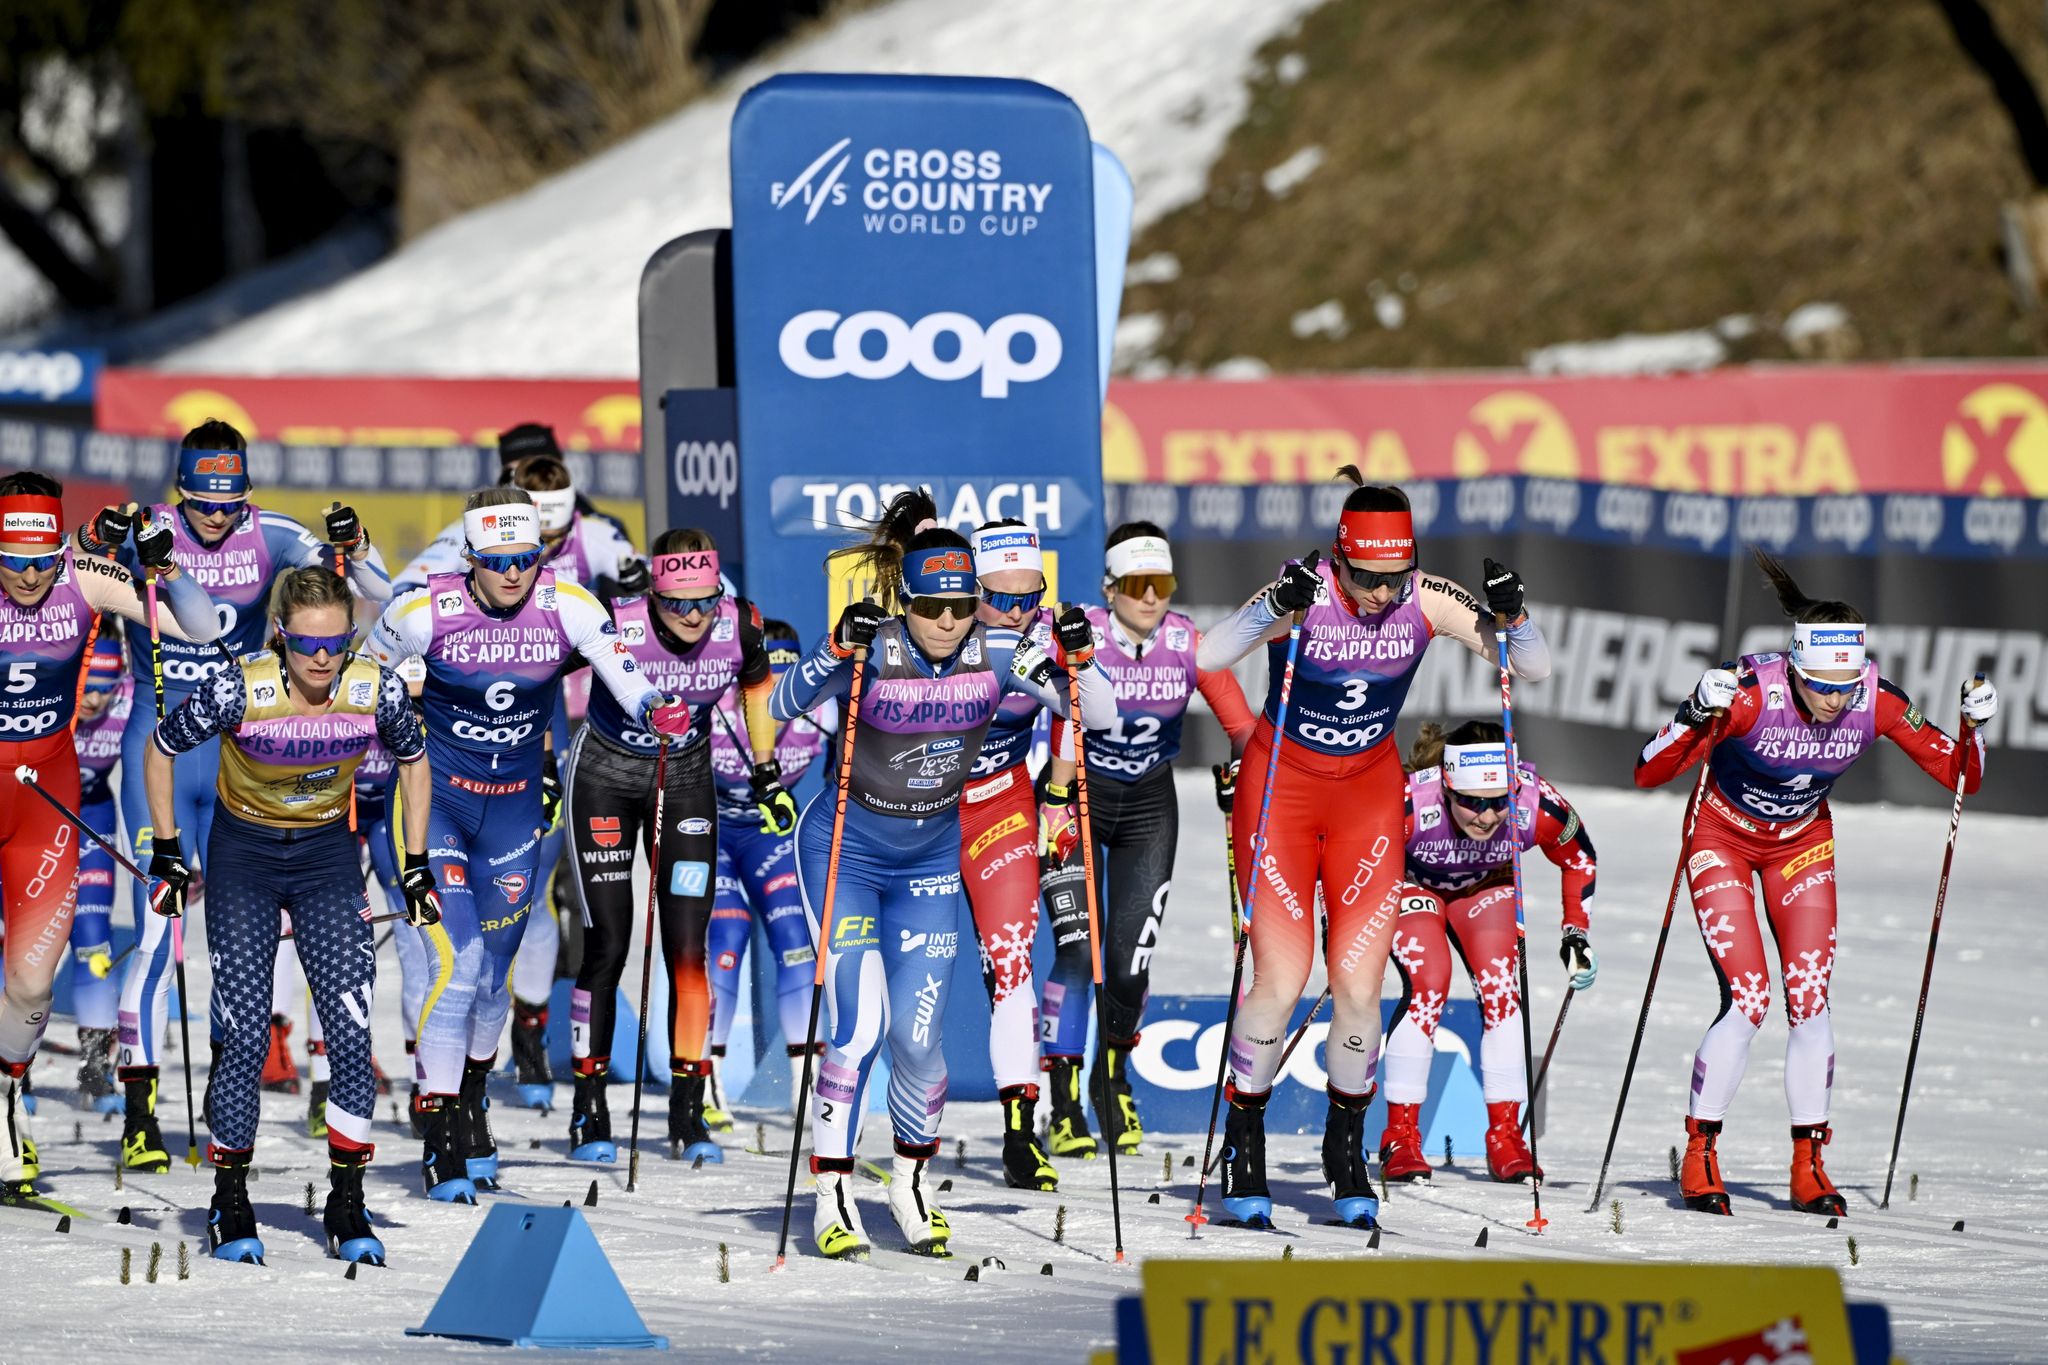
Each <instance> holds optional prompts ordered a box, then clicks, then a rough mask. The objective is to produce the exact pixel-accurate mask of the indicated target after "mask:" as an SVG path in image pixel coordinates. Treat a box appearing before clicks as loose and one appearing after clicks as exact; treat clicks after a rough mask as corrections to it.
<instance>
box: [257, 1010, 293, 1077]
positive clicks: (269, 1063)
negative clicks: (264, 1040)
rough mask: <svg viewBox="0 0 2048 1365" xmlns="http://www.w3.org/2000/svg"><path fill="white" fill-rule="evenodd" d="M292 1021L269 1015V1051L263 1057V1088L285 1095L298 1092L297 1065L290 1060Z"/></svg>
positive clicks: (279, 1015)
mask: <svg viewBox="0 0 2048 1365" xmlns="http://www.w3.org/2000/svg"><path fill="white" fill-rule="evenodd" d="M291 1037H292V1021H291V1020H289V1019H287V1018H285V1017H284V1016H283V1015H282V1014H273V1015H271V1016H270V1051H269V1053H268V1054H267V1055H266V1056H265V1057H264V1058H263V1088H264V1089H265V1090H274V1091H277V1092H279V1093H281V1094H285V1095H296V1094H298V1093H299V1065H298V1063H297V1062H294V1061H293V1060H292V1044H291Z"/></svg>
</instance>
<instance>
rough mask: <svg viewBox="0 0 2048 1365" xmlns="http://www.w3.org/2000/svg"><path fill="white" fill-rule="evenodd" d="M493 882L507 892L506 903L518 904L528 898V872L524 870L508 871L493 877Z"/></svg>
mask: <svg viewBox="0 0 2048 1365" xmlns="http://www.w3.org/2000/svg"><path fill="white" fill-rule="evenodd" d="M491 883H492V885H494V886H496V887H497V888H498V889H499V890H500V891H502V892H504V893H505V903H506V904H507V905H517V904H519V903H520V902H521V901H523V900H525V899H526V874H525V873H524V872H506V873H503V874H501V875H499V876H496V877H493V878H491Z"/></svg>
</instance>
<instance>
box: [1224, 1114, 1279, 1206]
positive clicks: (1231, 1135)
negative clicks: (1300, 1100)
mask: <svg viewBox="0 0 2048 1365" xmlns="http://www.w3.org/2000/svg"><path fill="white" fill-rule="evenodd" d="M1272 1093H1273V1092H1272V1091H1271V1090H1262V1091H1260V1092H1259V1093H1258V1094H1256V1095H1246V1094H1241V1093H1240V1092H1239V1091H1238V1088H1237V1086H1236V1084H1235V1083H1232V1084H1231V1085H1230V1086H1229V1087H1228V1088H1227V1091H1226V1095H1225V1098H1227V1099H1228V1100H1229V1102H1230V1117H1229V1118H1227V1119H1225V1120H1224V1123H1223V1209H1224V1212H1226V1213H1228V1214H1229V1215H1230V1216H1231V1217H1232V1218H1235V1219H1236V1220H1237V1221H1238V1222H1240V1223H1242V1224H1244V1226H1246V1227H1248V1228H1270V1227H1272V1226H1273V1196H1272V1194H1271V1193H1270V1192H1269V1191H1268V1190H1267V1189H1266V1101H1267V1099H1269V1098H1270V1097H1271V1096H1272Z"/></svg>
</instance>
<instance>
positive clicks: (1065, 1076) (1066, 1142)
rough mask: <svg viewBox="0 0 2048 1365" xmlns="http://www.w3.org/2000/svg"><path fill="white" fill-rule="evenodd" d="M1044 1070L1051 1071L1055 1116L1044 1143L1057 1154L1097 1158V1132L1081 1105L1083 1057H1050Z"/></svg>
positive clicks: (1091, 1159)
mask: <svg viewBox="0 0 2048 1365" xmlns="http://www.w3.org/2000/svg"><path fill="white" fill-rule="evenodd" d="M1045 1069H1046V1070H1047V1071H1049V1072H1050V1073H1051V1074H1052V1085H1051V1090H1052V1095H1051V1099H1052V1117H1051V1118H1050V1120H1049V1121H1048V1125H1047V1127H1046V1130H1045V1143H1046V1146H1047V1147H1050V1148H1051V1149H1052V1154H1053V1155H1054V1156H1077V1157H1080V1158H1081V1159H1082V1160H1083V1161H1093V1160H1094V1159H1095V1134H1093V1133H1091V1132H1089V1131H1088V1111H1087V1110H1086V1109H1084V1108H1083V1107H1082V1105H1081V1059H1080V1058H1079V1057H1048V1058H1046V1059H1045Z"/></svg>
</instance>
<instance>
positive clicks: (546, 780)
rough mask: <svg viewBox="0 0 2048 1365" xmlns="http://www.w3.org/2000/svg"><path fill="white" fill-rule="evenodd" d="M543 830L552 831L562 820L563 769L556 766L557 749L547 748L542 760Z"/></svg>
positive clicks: (541, 811) (544, 831) (541, 797)
mask: <svg viewBox="0 0 2048 1365" xmlns="http://www.w3.org/2000/svg"><path fill="white" fill-rule="evenodd" d="M540 818H541V832H542V833H543V834H546V833H549V832H551V831H552V830H553V829H554V828H555V826H556V825H558V824H560V823H561V822H562V778H561V770H560V769H558V768H557V767H556V766H555V751H554V750H553V749H549V750H547V751H546V752H545V753H544V754H543V755H542V756H541V760H540Z"/></svg>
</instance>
